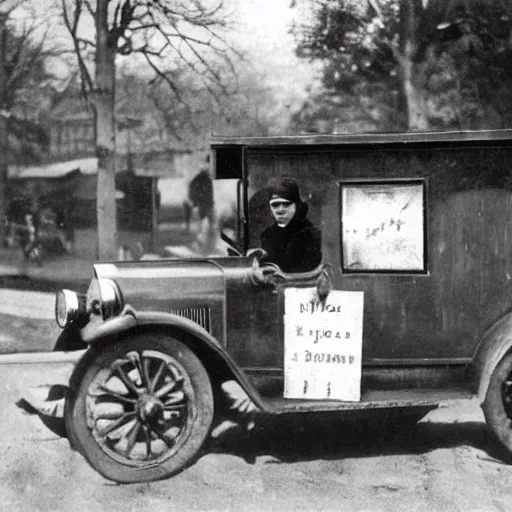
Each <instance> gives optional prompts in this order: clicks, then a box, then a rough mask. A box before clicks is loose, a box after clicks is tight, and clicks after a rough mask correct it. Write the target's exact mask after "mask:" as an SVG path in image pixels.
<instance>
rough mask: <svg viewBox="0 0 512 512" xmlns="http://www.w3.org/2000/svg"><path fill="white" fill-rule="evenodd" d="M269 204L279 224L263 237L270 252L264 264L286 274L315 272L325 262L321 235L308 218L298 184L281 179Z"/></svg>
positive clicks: (264, 245)
mask: <svg viewBox="0 0 512 512" xmlns="http://www.w3.org/2000/svg"><path fill="white" fill-rule="evenodd" d="M269 204H270V210H271V212H272V215H273V217H274V219H275V221H276V222H275V223H274V224H273V225H272V226H270V227H268V228H267V229H265V231H263V233H262V234H261V237H260V238H261V247H262V248H263V249H264V250H265V251H266V252H267V256H266V257H265V258H264V259H263V261H262V263H275V264H276V265H277V266H278V267H279V268H280V269H281V270H282V271H283V272H286V273H290V272H292V273H293V272H308V271H310V270H314V269H315V268H316V267H318V265H320V263H321V261H322V243H321V234H320V230H319V229H317V228H316V227H315V226H314V225H313V224H312V223H311V221H310V220H309V219H307V218H306V215H307V213H308V205H307V204H306V203H305V202H303V201H302V200H301V198H300V193H299V186H298V184H297V182H296V181H295V180H293V179H291V178H283V179H281V181H280V182H279V183H278V184H277V186H275V187H273V189H272V192H271V196H270V201H269Z"/></svg>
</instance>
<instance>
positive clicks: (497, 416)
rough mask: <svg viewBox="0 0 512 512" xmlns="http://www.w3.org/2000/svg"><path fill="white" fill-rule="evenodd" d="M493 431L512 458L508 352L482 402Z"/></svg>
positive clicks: (511, 366) (511, 377) (511, 372)
mask: <svg viewBox="0 0 512 512" xmlns="http://www.w3.org/2000/svg"><path fill="white" fill-rule="evenodd" d="M482 409H483V411H484V415H485V420H486V422H487V425H488V426H489V427H490V429H491V431H492V432H493V434H494V435H495V437H496V438H497V439H498V441H499V442H500V443H501V445H502V447H503V448H505V449H506V450H507V453H506V454H505V457H506V458H507V459H510V458H512V353H509V354H507V355H506V356H505V357H504V358H503V359H502V360H501V361H500V362H499V363H498V366H497V367H496V369H495V370H494V372H493V374H492V376H491V380H490V383H489V389H488V390H487V395H486V397H485V402H484V403H483V404H482Z"/></svg>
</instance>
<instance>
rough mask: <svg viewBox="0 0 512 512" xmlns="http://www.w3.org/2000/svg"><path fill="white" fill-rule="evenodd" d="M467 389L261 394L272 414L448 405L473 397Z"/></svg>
mask: <svg viewBox="0 0 512 512" xmlns="http://www.w3.org/2000/svg"><path fill="white" fill-rule="evenodd" d="M473 396H474V395H473V394H472V393H471V392H470V391H469V390H467V389H458V390H449V391H444V390H439V389H410V390H408V389H407V390H400V391H397V390H389V391H388V390H383V391H382V390H379V391H377V390H372V391H367V392H365V393H363V394H362V397H361V401H360V402H343V401H340V400H304V399H290V398H270V399H266V398H263V400H262V401H263V402H264V405H265V412H269V413H271V414H283V413H298V412H317V411H318V412H322V411H325V412H329V411H332V412H334V411H339V412H343V411H347V412H348V411H364V410H370V409H390V408H409V407H431V408H435V407H437V406H439V405H442V404H443V405H448V404H450V403H452V402H455V401H457V400H466V399H471V398H473Z"/></svg>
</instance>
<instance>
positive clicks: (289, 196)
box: [270, 178, 302, 203]
mask: <svg viewBox="0 0 512 512" xmlns="http://www.w3.org/2000/svg"><path fill="white" fill-rule="evenodd" d="M270 197H271V199H275V198H277V197H280V198H282V199H286V200H287V201H291V202H292V203H302V200H301V198H300V192H299V185H298V183H297V182H296V181H295V180H294V179H292V178H282V179H281V180H280V181H279V182H278V183H277V184H276V185H274V186H273V187H272V195H271V196H270Z"/></svg>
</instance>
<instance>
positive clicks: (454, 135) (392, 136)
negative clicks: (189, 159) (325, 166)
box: [210, 130, 512, 148]
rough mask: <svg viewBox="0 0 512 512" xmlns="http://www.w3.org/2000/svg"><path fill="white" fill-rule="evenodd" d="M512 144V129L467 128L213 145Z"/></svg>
mask: <svg viewBox="0 0 512 512" xmlns="http://www.w3.org/2000/svg"><path fill="white" fill-rule="evenodd" d="M465 142H467V143H469V144H473V143H475V142H476V143H486V144H487V143H490V144H492V143H493V142H500V145H508V144H511V143H512V130H466V131H444V132H441V131H437V132H400V133H398V132H396V133H395V132H393V133H382V132H368V133H358V134H333V135H331V134H329V135H319V134H304V135H279V136H270V137H222V136H213V137H212V138H211V142H210V145H211V147H212V148H217V147H223V146H253V147H256V146H257V147H262V148H263V147H276V146H279V147H286V146H297V145H304V146H323V147H325V146H340V145H342V146H345V145H346V146H352V145H366V144H368V145H374V144H377V145H394V146H396V145H408V144H413V145H423V144H424V143H427V144H431V143H440V144H441V145H444V144H445V143H446V144H450V143H455V144H459V143H465Z"/></svg>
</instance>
